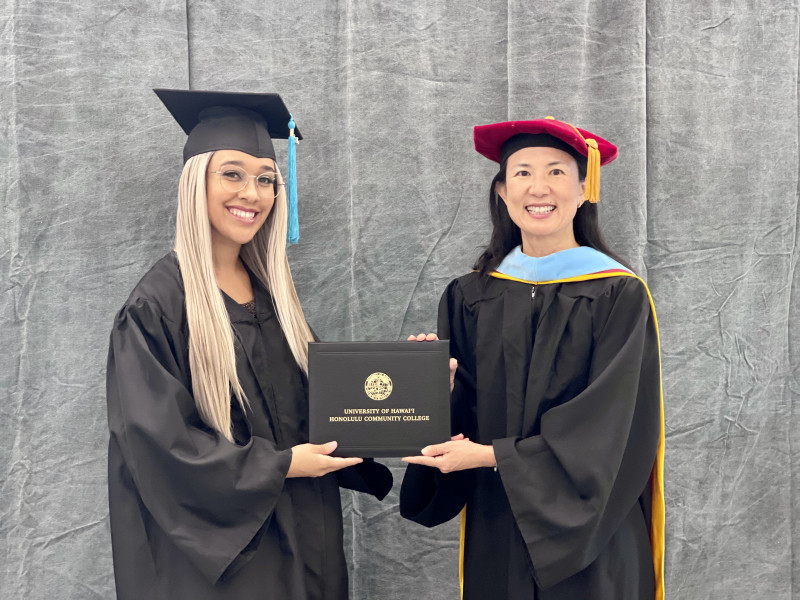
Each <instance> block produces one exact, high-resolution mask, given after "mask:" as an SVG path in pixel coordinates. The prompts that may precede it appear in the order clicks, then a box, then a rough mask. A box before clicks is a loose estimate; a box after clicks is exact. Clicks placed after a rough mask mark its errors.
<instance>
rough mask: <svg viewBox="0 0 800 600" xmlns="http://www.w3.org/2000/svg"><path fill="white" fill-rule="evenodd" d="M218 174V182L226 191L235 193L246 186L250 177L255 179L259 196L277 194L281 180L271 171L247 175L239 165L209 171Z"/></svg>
mask: <svg viewBox="0 0 800 600" xmlns="http://www.w3.org/2000/svg"><path fill="white" fill-rule="evenodd" d="M211 173H214V174H215V175H219V184H220V186H222V189H223V190H225V191H226V192H230V193H232V194H235V193H237V192H241V191H242V190H243V189H244V188H246V187H247V184H248V183H249V182H250V179H251V178H252V179H255V180H256V192H257V193H258V195H259V197H261V198H264V199H272V198H275V197H276V196H277V195H278V190H280V187H279V186H281V185H285V184H284V183H283V182H279V181H278V176H277V175H275V174H273V173H262V174H261V175H249V174H248V173H247V171H245V170H244V169H240V168H239V167H227V168H226V169H225V170H224V171H211Z"/></svg>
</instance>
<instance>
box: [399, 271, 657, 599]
mask: <svg viewBox="0 0 800 600" xmlns="http://www.w3.org/2000/svg"><path fill="white" fill-rule="evenodd" d="M534 287H535V293H534ZM439 335H440V337H442V338H450V349H451V354H452V355H453V356H454V357H455V358H457V359H458V363H459V367H458V372H457V376H456V382H455V387H454V390H453V395H452V402H453V413H452V414H453V429H452V430H453V433H454V434H456V433H464V434H465V435H466V436H468V437H469V438H470V439H472V440H473V441H475V442H478V443H481V444H492V445H493V447H494V451H495V456H496V458H497V469H496V470H495V469H492V468H480V469H471V470H468V471H462V472H456V473H451V474H448V475H443V474H442V473H440V472H439V471H438V470H436V469H432V468H430V467H421V466H418V465H410V466H409V467H408V470H407V472H406V475H405V478H404V481H403V485H402V489H401V495H400V511H401V513H402V515H403V516H404V517H406V518H409V519H412V520H414V521H416V522H418V523H421V524H423V525H426V526H428V527H432V526H434V525H437V524H439V523H443V522H445V521H447V520H449V519H451V518H453V517H454V516H455V515H457V514H458V513H459V512H460V511H461V510H462V508H464V507H465V506H466V510H465V512H466V514H465V517H464V516H462V519H463V518H465V521H462V531H463V533H464V543H463V546H462V553H463V554H462V560H463V597H464V599H465V600H485V599H488V598H491V599H492V600H502V599H505V598H507V599H513V600H523V599H526V600H527V599H532V598H536V599H539V600H578V599H584V600H649V599H652V598H653V597H654V594H655V591H654V590H655V584H654V567H653V556H652V553H651V546H650V524H651V492H650V477H651V472H652V470H653V467H654V462H655V459H656V449H657V445H658V440H659V434H660V426H661V396H660V367H659V349H658V341H657V331H656V325H655V320H654V315H653V313H652V311H651V307H650V303H649V300H648V294H647V291H646V288H645V286H644V284H643V283H642V282H641V281H639V280H638V279H636V278H632V277H619V276H617V277H610V278H603V279H594V280H589V281H580V282H570V283H550V284H543V285H536V286H533V285H530V284H526V283H521V282H517V281H508V280H503V279H496V278H486V277H484V278H481V277H479V276H478V274H476V273H472V274H469V275H466V276H464V277H461V278H459V279H457V280H455V281H453V282H451V283H450V285H449V286H448V288H447V290H446V291H445V293H444V295H443V297H442V301H441V305H440V312H439Z"/></svg>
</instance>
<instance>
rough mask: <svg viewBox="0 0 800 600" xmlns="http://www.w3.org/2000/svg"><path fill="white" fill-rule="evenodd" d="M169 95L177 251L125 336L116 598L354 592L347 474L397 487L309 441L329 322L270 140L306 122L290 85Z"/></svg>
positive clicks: (341, 598)
mask: <svg viewBox="0 0 800 600" xmlns="http://www.w3.org/2000/svg"><path fill="white" fill-rule="evenodd" d="M157 93H158V94H159V96H160V97H161V99H162V100H163V101H164V103H165V104H166V105H167V108H168V109H169V110H170V111H171V112H172V114H173V116H175V118H176V119H177V120H178V122H179V123H180V124H181V126H182V127H183V128H184V130H185V131H186V132H187V133H188V134H189V138H188V140H187V143H186V147H185V149H184V160H185V165H184V169H183V173H182V175H181V180H180V184H179V192H178V195H179V199H178V215H177V234H176V243H175V250H174V251H173V252H170V253H169V254H167V255H166V256H164V257H163V258H162V259H161V260H159V261H158V262H157V263H156V264H155V266H153V267H152V269H151V270H150V271H149V272H148V273H147V274H146V275H145V276H144V277H143V278H142V280H141V281H140V282H139V283H138V285H137V286H136V287H135V289H134V290H133V292H132V293H131V295H130V297H129V298H128V300H127V301H126V302H125V305H124V306H123V307H122V310H121V311H120V312H119V314H118V315H117V317H116V319H115V321H114V326H113V330H112V332H111V341H110V349H109V357H108V375H107V384H108V422H109V429H110V433H111V437H110V442H109V475H108V477H109V503H110V516H111V538H112V546H113V555H114V572H115V578H116V589H117V597H118V598H119V599H120V600H128V599H142V598H147V599H148V600H180V599H182V598H185V599H187V600H188V599H191V600H211V599H215V600H216V599H219V600H222V599H225V600H237V599H252V598H275V599H278V598H280V599H281V600H309V599H315V600H316V599H323V598H324V599H326V600H328V599H332V600H345V599H346V598H347V597H348V591H347V568H346V564H345V558H344V552H343V547H342V516H341V505H340V498H339V486H340V485H341V486H344V487H349V488H351V489H356V490H360V491H364V492H368V493H371V494H374V495H375V496H377V497H378V498H383V497H384V496H385V495H386V494H387V493H388V491H389V489H390V488H391V484H392V478H391V474H390V473H389V471H388V469H386V468H385V467H383V466H382V465H379V464H377V463H374V462H371V461H364V462H362V461H361V459H357V458H334V457H331V456H328V454H330V452H332V451H333V450H334V448H335V443H333V442H332V443H328V444H323V445H319V446H312V445H310V444H308V443H307V441H308V426H307V422H308V419H307V417H308V414H307V413H308V404H307V380H306V369H307V356H308V350H307V348H308V347H307V344H308V342H309V341H311V340H312V338H313V334H312V332H311V330H310V329H309V326H308V324H307V323H306V320H305V318H304V316H303V312H302V310H301V308H300V304H299V302H298V299H297V295H296V293H295V289H294V285H293V283H292V277H291V274H290V271H289V265H288V261H287V259H286V252H285V246H286V237H287V214H288V210H287V199H286V196H287V194H286V192H285V191H284V188H285V186H284V185H283V182H282V179H281V176H280V173H279V172H278V169H277V166H276V163H275V153H274V150H273V146H272V142H271V140H270V135H269V132H272V136H273V137H284V138H286V137H290V136H291V135H294V131H293V130H292V131H290V129H289V128H290V127H292V128H293V127H294V125H293V123H292V124H289V121H290V115H289V113H288V111H287V110H286V108H285V106H284V105H283V102H282V101H281V100H280V97H278V96H277V95H274V94H225V93H213V92H198V91H191V92H189V91H177V90H157ZM292 141H293V140H291V139H290V143H291V142H292ZM291 154H292V153H291V150H290V160H291ZM291 170H292V169H291V165H290V171H291Z"/></svg>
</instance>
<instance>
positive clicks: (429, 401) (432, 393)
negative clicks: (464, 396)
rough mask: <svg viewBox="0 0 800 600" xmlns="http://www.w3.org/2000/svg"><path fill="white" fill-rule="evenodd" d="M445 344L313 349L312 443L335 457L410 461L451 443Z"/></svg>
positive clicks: (315, 346)
mask: <svg viewBox="0 0 800 600" xmlns="http://www.w3.org/2000/svg"><path fill="white" fill-rule="evenodd" d="M449 359H450V343H449V342H448V341H447V340H438V341H433V342H312V343H310V344H309V345H308V392H309V437H310V442H311V443H312V444H322V443H325V442H330V441H332V440H336V441H337V442H338V443H339V445H338V447H337V448H336V450H335V451H334V453H333V455H334V456H361V457H365V458H366V457H379V456H412V455H418V454H419V453H420V450H422V448H423V447H425V446H427V445H429V444H439V443H442V442H446V441H447V440H449V439H450V375H449V373H450V371H449Z"/></svg>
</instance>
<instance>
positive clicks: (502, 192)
mask: <svg viewBox="0 0 800 600" xmlns="http://www.w3.org/2000/svg"><path fill="white" fill-rule="evenodd" d="M494 191H495V193H496V194H497V195H498V196H500V198H502V199H503V202H505V201H506V182H505V181H498V182H497V183H495V184H494Z"/></svg>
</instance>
